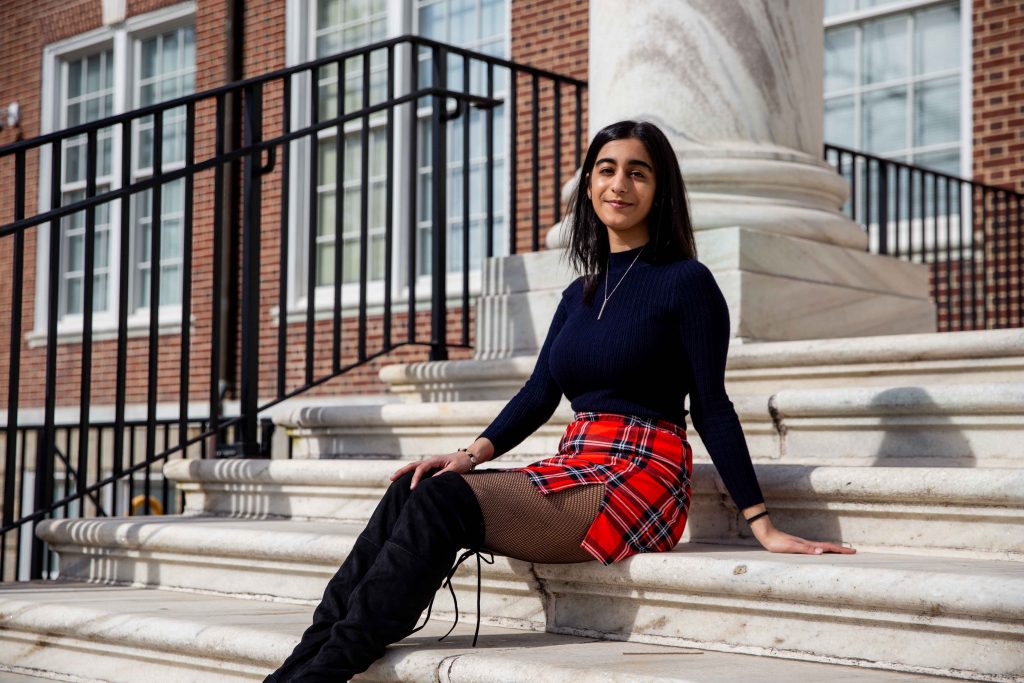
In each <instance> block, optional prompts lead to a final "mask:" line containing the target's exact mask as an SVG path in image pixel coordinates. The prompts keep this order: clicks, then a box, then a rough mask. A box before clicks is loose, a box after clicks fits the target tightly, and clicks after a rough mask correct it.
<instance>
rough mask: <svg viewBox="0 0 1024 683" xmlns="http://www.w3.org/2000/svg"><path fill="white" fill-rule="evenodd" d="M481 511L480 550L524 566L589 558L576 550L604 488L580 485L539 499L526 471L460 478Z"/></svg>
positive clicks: (592, 519)
mask: <svg viewBox="0 0 1024 683" xmlns="http://www.w3.org/2000/svg"><path fill="white" fill-rule="evenodd" d="M463 476H464V478H465V480H466V482H467V483H468V484H469V485H470V487H471V488H472V489H473V492H474V493H475V494H476V497H477V500H478V501H479V503H480V510H481V511H482V512H483V517H484V525H485V528H486V531H485V536H484V547H485V548H487V549H488V550H491V551H493V552H495V553H497V554H499V555H505V556H506V557H511V558H514V559H517V560H524V561H526V562H545V563H567V562H586V561H588V560H593V559H595V558H594V556H593V555H591V554H590V553H589V552H587V551H586V550H584V549H583V548H582V547H580V543H582V542H583V539H584V538H585V537H586V535H587V531H588V530H589V529H590V525H591V524H592V523H593V521H594V518H595V517H596V516H597V513H598V510H599V509H600V506H601V501H602V500H603V499H604V484H581V485H579V486H574V487H573V488H570V489H565V490H563V491H558V492H556V493H550V494H547V495H544V494H543V493H541V492H540V491H538V490H537V488H536V487H534V485H533V484H532V483H530V479H529V476H528V475H527V474H526V472H521V471H508V470H492V471H483V472H470V473H467V474H464V475H463Z"/></svg>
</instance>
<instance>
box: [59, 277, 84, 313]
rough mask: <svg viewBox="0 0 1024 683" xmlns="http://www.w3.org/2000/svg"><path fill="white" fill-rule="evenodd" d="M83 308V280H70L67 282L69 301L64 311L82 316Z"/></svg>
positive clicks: (76, 278) (77, 278) (75, 278)
mask: <svg viewBox="0 0 1024 683" xmlns="http://www.w3.org/2000/svg"><path fill="white" fill-rule="evenodd" d="M82 308H83V303H82V278H81V277H74V278H70V279H69V280H67V301H66V303H65V309H64V310H65V312H67V313H72V314H80V313H81V312H82Z"/></svg>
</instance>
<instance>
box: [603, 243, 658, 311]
mask: <svg viewBox="0 0 1024 683" xmlns="http://www.w3.org/2000/svg"><path fill="white" fill-rule="evenodd" d="M646 246H647V245H646V244H645V245H644V246H643V247H640V251H638V252H637V253H636V256H635V257H634V258H633V263H630V264H629V268H626V272H625V273H623V274H622V277H620V278H619V281H618V282H617V283H615V286H614V287H612V293H611V294H609V293H608V271H609V270H611V267H612V256H611V254H610V253H609V254H608V267H607V268H606V269H605V271H604V302H603V303H602V304H601V310H600V311H598V312H597V319H598V320H600V319H601V314H602V313H604V307H605V306H606V305H607V304H608V299H611V298H612V294H615V290H616V289H618V288H619V285H621V284H622V281H623V280H625V279H626V276H627V275H628V274H629V269H630V268H632V267H633V264H634V263H636V260H637V259H638V258H640V254H642V253H643V251H644V247H646Z"/></svg>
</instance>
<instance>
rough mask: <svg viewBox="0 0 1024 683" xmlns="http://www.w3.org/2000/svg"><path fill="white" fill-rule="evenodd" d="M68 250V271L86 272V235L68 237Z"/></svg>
mask: <svg viewBox="0 0 1024 683" xmlns="http://www.w3.org/2000/svg"><path fill="white" fill-rule="evenodd" d="M67 250H68V270H69V271H82V270H85V235H84V234H82V233H79V234H77V235H68V239H67Z"/></svg>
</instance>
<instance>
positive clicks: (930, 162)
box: [914, 148, 960, 187]
mask: <svg viewBox="0 0 1024 683" xmlns="http://www.w3.org/2000/svg"><path fill="white" fill-rule="evenodd" d="M914 164H915V165H917V166H924V167H925V168H930V169H933V170H936V171H942V172H943V173H948V174H950V175H955V176H959V175H960V150H959V149H956V148H953V149H947V150H942V151H939V152H928V153H926V154H915V155H914ZM940 187H941V186H940Z"/></svg>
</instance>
